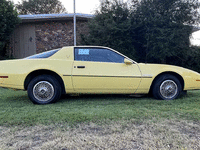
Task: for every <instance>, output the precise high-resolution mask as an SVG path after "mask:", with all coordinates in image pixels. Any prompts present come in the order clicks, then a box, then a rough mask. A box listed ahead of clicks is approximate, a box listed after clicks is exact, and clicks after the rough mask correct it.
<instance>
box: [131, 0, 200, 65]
mask: <svg viewBox="0 0 200 150" xmlns="http://www.w3.org/2000/svg"><path fill="white" fill-rule="evenodd" d="M198 7H199V3H198V1H197V0H165V1H163V0H142V1H141V2H140V3H138V5H137V9H135V11H133V12H132V17H131V23H132V33H133V35H134V36H133V37H132V38H133V41H134V46H135V49H136V51H137V55H138V56H139V60H140V61H142V62H154V63H155V62H157V63H168V64H178V65H181V64H183V63H186V62H184V60H186V58H185V57H186V56H187V51H188V50H189V47H190V40H189V38H190V35H191V33H192V26H190V25H192V24H194V23H195V20H196V18H197V16H198V11H197V8H198Z"/></svg>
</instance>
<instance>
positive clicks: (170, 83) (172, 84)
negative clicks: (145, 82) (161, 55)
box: [152, 74, 182, 100]
mask: <svg viewBox="0 0 200 150" xmlns="http://www.w3.org/2000/svg"><path fill="white" fill-rule="evenodd" d="M181 91H182V86H181V83H180V81H179V80H178V79H177V78H176V77H175V76H173V75H170V74H165V75H162V76H160V77H158V79H157V80H156V81H155V83H154V85H153V88H152V93H153V96H154V97H155V98H156V99H162V100H173V99H175V98H177V97H178V96H179V95H180V93H181Z"/></svg>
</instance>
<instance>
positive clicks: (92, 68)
mask: <svg viewBox="0 0 200 150" xmlns="http://www.w3.org/2000/svg"><path fill="white" fill-rule="evenodd" d="M0 66H1V67H0V86H1V87H7V88H14V89H22V90H27V92H28V96H29V98H30V99H31V101H32V102H33V103H37V104H48V103H52V102H55V101H56V100H58V99H59V98H60V96H61V94H66V93H71V94H72V93H83V94H148V93H151V94H152V95H153V96H154V97H155V98H156V99H163V100H172V99H175V98H177V97H178V96H179V95H180V93H181V92H182V91H186V90H193V89H200V74H199V73H197V72H194V71H192V70H188V69H184V68H182V67H177V66H171V65H160V64H144V63H137V62H135V61H133V60H131V59H130V58H128V57H126V56H124V55H122V54H120V53H119V52H117V51H115V50H113V49H110V48H107V47H100V46H75V47H73V46H72V47H63V48H61V49H56V50H51V51H47V52H44V53H40V54H36V55H33V56H30V57H27V58H24V59H17V60H6V61H1V62H0Z"/></svg>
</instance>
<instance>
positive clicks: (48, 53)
mask: <svg viewBox="0 0 200 150" xmlns="http://www.w3.org/2000/svg"><path fill="white" fill-rule="evenodd" d="M59 50H60V49H54V50H51V51H47V52H43V53H39V54H35V55H32V56H29V57H26V58H24V59H38V58H48V57H50V56H52V55H54V54H55V53H56V52H57V51H59Z"/></svg>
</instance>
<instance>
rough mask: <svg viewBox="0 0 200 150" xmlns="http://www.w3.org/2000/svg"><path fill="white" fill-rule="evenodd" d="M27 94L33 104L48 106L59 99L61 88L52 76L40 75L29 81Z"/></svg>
mask: <svg viewBox="0 0 200 150" xmlns="http://www.w3.org/2000/svg"><path fill="white" fill-rule="evenodd" d="M27 92H28V96H29V98H30V100H31V101H32V102H33V103H36V104H49V103H53V102H55V101H56V100H58V99H59V98H60V96H61V86H60V84H59V82H58V81H57V79H56V78H54V77H53V76H50V75H40V76H37V77H35V78H34V79H33V80H31V82H30V83H29V85H28V89H27Z"/></svg>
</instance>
